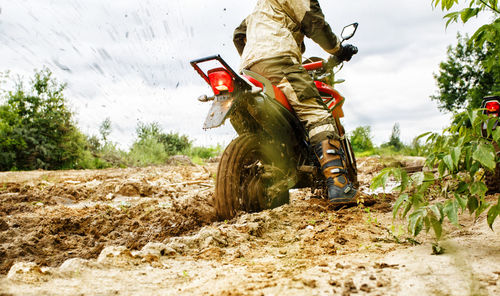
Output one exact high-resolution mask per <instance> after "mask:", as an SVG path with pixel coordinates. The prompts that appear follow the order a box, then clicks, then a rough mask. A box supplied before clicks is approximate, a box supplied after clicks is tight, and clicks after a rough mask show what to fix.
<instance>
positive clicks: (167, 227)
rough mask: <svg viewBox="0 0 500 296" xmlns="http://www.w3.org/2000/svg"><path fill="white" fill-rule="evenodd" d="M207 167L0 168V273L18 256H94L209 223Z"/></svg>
mask: <svg viewBox="0 0 500 296" xmlns="http://www.w3.org/2000/svg"><path fill="white" fill-rule="evenodd" d="M210 170H212V171H213V168H211V167H208V168H207V167H198V168H188V167H163V168H161V167H152V168H146V169H124V170H117V169H113V170H104V171H74V172H29V173H27V174H29V177H27V176H25V174H26V173H0V180H1V182H0V200H1V204H0V217H1V218H0V231H1V232H0V257H1V258H2V260H1V262H0V273H1V274H6V273H7V272H8V271H9V269H10V268H11V266H12V265H13V263H14V262H15V261H30V262H35V263H37V264H39V265H40V266H51V267H54V266H58V265H60V264H61V263H63V262H64V261H65V260H66V259H68V258H83V259H90V258H96V257H97V256H98V255H99V254H100V252H101V251H102V249H103V248H104V247H105V246H107V245H123V246H126V247H127V248H129V249H131V250H137V249H140V248H142V247H143V246H144V245H146V244H147V243H148V242H151V241H162V240H164V239H165V238H167V237H170V236H178V235H181V234H184V233H186V232H188V231H191V230H194V229H197V228H199V227H200V226H203V225H206V224H208V223H210V222H213V221H214V220H215V213H214V210H213V207H212V205H213V197H212V195H213V193H212V191H213V190H212V188H213V186H214V185H213V176H212V174H213V172H212V171H210ZM186 180H189V181H186ZM2 184H3V185H2Z"/></svg>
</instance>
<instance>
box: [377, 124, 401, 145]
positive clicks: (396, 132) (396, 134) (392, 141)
mask: <svg viewBox="0 0 500 296" xmlns="http://www.w3.org/2000/svg"><path fill="white" fill-rule="evenodd" d="M400 136H401V131H400V129H399V123H397V122H396V123H395V124H394V126H393V127H392V133H391V137H390V138H389V142H387V143H384V144H382V145H381V146H382V147H390V148H393V149H394V150H396V151H399V150H401V149H402V148H403V147H404V144H403V142H401V139H400Z"/></svg>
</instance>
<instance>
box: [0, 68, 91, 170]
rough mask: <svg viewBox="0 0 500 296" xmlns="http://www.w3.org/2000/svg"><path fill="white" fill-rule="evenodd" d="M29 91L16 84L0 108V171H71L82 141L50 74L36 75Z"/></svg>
mask: <svg viewBox="0 0 500 296" xmlns="http://www.w3.org/2000/svg"><path fill="white" fill-rule="evenodd" d="M31 85H32V86H31V88H29V89H26V88H25V87H24V85H23V83H22V81H17V82H16V84H15V90H14V91H9V92H8V93H7V95H6V98H5V99H6V103H5V104H4V105H1V106H0V170H11V169H22V170H31V169H39V168H41V169H60V168H70V167H74V166H75V165H76V163H77V160H78V159H79V158H80V157H81V155H82V153H83V147H84V146H85V145H84V144H85V140H84V137H83V135H82V134H81V133H80V132H79V130H78V129H77V128H76V126H75V124H74V122H73V119H72V113H71V112H70V111H69V109H68V107H67V105H66V99H65V97H64V95H63V91H64V88H65V84H60V83H58V82H57V81H56V80H55V79H54V78H53V77H52V73H51V72H50V70H48V69H46V68H44V69H43V70H41V71H38V72H36V73H35V75H34V78H33V79H32V80H31Z"/></svg>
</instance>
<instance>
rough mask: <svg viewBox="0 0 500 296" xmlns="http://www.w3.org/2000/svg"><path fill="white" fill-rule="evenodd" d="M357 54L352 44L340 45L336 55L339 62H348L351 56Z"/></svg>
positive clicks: (356, 49)
mask: <svg viewBox="0 0 500 296" xmlns="http://www.w3.org/2000/svg"><path fill="white" fill-rule="evenodd" d="M357 53H358V48H357V47H356V46H354V45H352V44H346V45H342V47H341V48H340V50H339V52H338V53H337V54H336V56H337V58H338V59H339V60H341V61H346V62H348V61H350V60H351V58H352V56H353V55H355V54H357Z"/></svg>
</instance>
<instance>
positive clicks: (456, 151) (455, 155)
mask: <svg viewBox="0 0 500 296" xmlns="http://www.w3.org/2000/svg"><path fill="white" fill-rule="evenodd" d="M461 154H462V147H455V148H453V149H452V150H451V159H452V160H453V165H454V166H455V167H456V168H458V163H459V162H460V156H461Z"/></svg>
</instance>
